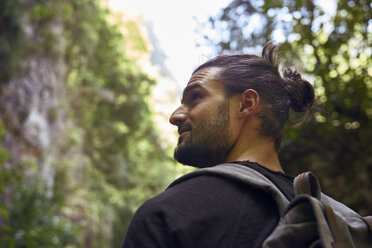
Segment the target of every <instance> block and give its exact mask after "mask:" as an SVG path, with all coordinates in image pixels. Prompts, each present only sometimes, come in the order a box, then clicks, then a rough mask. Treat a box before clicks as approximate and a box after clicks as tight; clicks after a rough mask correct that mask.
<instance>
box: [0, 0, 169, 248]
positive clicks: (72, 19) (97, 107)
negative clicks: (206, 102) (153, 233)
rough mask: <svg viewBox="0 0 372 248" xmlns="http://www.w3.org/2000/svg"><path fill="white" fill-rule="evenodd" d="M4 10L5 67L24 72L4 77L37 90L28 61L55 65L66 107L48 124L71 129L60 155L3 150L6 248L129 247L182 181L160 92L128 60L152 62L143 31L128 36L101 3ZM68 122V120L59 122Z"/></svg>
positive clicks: (13, 134)
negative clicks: (47, 167) (129, 236)
mask: <svg viewBox="0 0 372 248" xmlns="http://www.w3.org/2000/svg"><path fill="white" fill-rule="evenodd" d="M1 4H2V5H3V6H5V7H6V8H4V9H1V10H0V11H2V12H0V20H9V21H6V22H4V25H2V27H1V34H2V35H1V38H0V42H2V43H4V44H5V43H6V44H8V46H10V48H8V49H6V50H4V51H5V52H4V53H2V54H5V56H4V57H2V58H4V61H5V62H11V63H13V64H14V67H12V69H11V70H10V69H9V68H10V67H7V66H5V67H3V66H2V67H1V68H0V75H1V80H3V83H4V85H6V84H11V83H13V81H12V80H13V79H15V78H19V77H24V80H28V75H29V74H28V73H30V71H29V70H31V68H28V67H27V66H24V64H25V63H23V62H24V61H25V60H27V59H30V58H36V59H38V58H45V57H47V58H48V59H51V61H54V62H56V65H57V64H58V63H57V61H63V64H64V65H65V67H64V68H61V70H60V72H61V73H64V78H65V82H61V83H62V84H63V87H62V89H63V90H64V91H66V93H65V94H64V95H62V94H63V92H61V95H62V96H63V97H66V99H65V101H64V104H63V105H62V106H60V108H63V109H64V111H57V110H56V111H54V112H53V111H52V112H53V113H52V112H51V113H49V115H48V118H49V119H50V120H52V119H58V120H61V121H63V123H61V125H60V126H62V127H63V128H64V129H65V130H60V131H58V132H59V133H58V134H59V135H60V136H65V137H61V138H60V140H56V141H54V142H53V144H51V145H52V146H54V148H53V149H54V150H57V151H58V152H56V153H53V154H49V153H47V152H46V150H42V149H41V150H40V149H39V148H38V149H39V150H37V152H31V154H30V153H16V152H15V151H14V150H12V151H10V150H9V152H8V151H7V149H10V148H9V147H4V149H3V148H0V165H1V167H0V172H1V173H0V185H1V186H0V198H1V199H3V200H4V203H3V201H1V202H2V203H1V204H0V235H1V237H2V238H1V241H0V247H119V246H120V245H121V243H122V241H123V238H124V235H125V231H126V227H127V225H128V223H129V221H130V219H131V216H132V214H133V212H134V211H135V210H136V209H137V208H138V206H139V205H140V204H141V203H142V202H143V201H144V200H146V199H148V198H149V197H150V196H151V195H154V194H156V193H158V192H160V191H161V190H163V189H164V187H165V186H166V185H167V184H168V183H169V182H170V181H171V180H172V179H173V178H174V177H175V175H176V171H175V169H174V165H175V164H174V162H173V160H171V159H170V152H169V147H168V146H167V145H166V144H164V143H162V142H160V136H159V134H158V131H157V130H156V128H155V127H154V126H155V125H154V122H153V120H152V115H153V113H152V111H151V108H150V106H149V102H148V99H149V95H150V92H151V87H152V86H153V85H154V84H155V83H156V82H155V81H154V80H153V79H151V78H150V77H149V76H148V75H146V74H145V73H144V72H143V71H141V69H140V68H139V67H138V66H137V65H136V62H135V60H134V59H132V58H130V57H129V55H127V54H128V53H129V52H128V49H132V50H133V49H136V50H138V52H140V53H141V52H142V53H145V52H147V51H148V50H147V48H146V45H145V44H146V42H145V41H144V40H143V38H142V36H141V35H140V34H141V33H140V31H139V28H138V26H137V24H136V23H135V22H129V23H127V24H125V25H127V26H125V27H124V28H126V29H127V30H129V31H130V32H127V33H126V34H125V35H123V34H122V32H121V31H120V30H121V29H122V28H123V27H122V26H121V24H119V22H115V21H109V17H110V11H109V10H108V9H106V8H104V7H103V6H102V5H101V2H100V1H98V0H71V1H64V0H56V1H53V2H51V1H42V0H40V1H32V2H27V3H26V2H23V1H14V0H5V1H2V2H1ZM15 16H17V18H15ZM14 27H16V28H14ZM30 33H31V34H32V33H34V34H36V35H34V36H33V37H36V38H35V39H33V38H30ZM31 36H32V35H31ZM4 37H9V38H4ZM13 41H16V42H13ZM23 44H26V45H23ZM10 51H11V52H10ZM0 52H3V51H0ZM2 61H3V60H2ZM5 64H7V63H5ZM9 66H11V65H10V64H9ZM15 68H21V69H22V70H23V71H24V73H23V74H18V73H17V70H16V69H15ZM36 81H37V80H36ZM0 87H1V85H0ZM2 87H3V88H0V93H1V94H4V92H6V91H5V90H3V89H5V88H4V87H5V86H2ZM52 90H54V89H52ZM0 97H1V96H0ZM21 100H23V99H21ZM21 100H19V101H20V102H21ZM0 110H2V109H1V107H0ZM61 113H66V115H63V116H60V118H57V117H56V116H55V115H61ZM0 114H1V115H0V120H3V124H2V125H0V134H1V135H2V134H5V133H7V137H8V139H14V140H16V141H17V142H18V143H19V142H24V139H23V138H22V137H19V136H22V135H23V134H22V132H18V131H19V130H18V129H17V127H13V126H11V123H10V122H8V121H7V118H6V117H5V116H4V115H3V113H0ZM27 114H29V113H26V115H27ZM14 115H16V116H14V118H17V119H21V114H20V113H14ZM50 120H49V121H50ZM1 123H2V122H0V124H1ZM13 130H15V131H13ZM1 135H0V139H1V140H3V137H2V136H1ZM57 137H58V136H57ZM28 145H29V144H28ZM29 146H32V145H29ZM35 149H36V148H35ZM30 150H31V151H33V148H32V147H31V148H29V149H28V151H30ZM12 152H13V153H14V154H11V153H12ZM10 155H12V157H11V156H10ZM50 156H57V157H54V158H53V159H54V160H56V161H58V164H57V165H56V167H55V168H53V169H54V171H55V172H54V174H48V175H47V177H52V178H53V182H54V184H53V185H52V188H51V186H50V185H48V183H47V182H46V181H45V178H44V177H45V175H44V176H43V175H42V174H43V173H42V168H43V164H44V163H45V161H46V160H48V159H50V158H49V157H50ZM15 158H17V159H15ZM14 161H18V162H17V163H16V162H14Z"/></svg>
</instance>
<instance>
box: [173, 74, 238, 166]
mask: <svg viewBox="0 0 372 248" xmlns="http://www.w3.org/2000/svg"><path fill="white" fill-rule="evenodd" d="M218 71H219V69H218V68H204V69H201V70H200V71H197V72H195V73H194V74H193V75H192V77H191V79H190V81H189V83H188V85H187V86H186V88H185V90H184V93H183V97H182V100H181V106H180V107H179V108H178V109H177V110H176V111H175V112H174V113H173V114H172V116H171V117H170V122H171V123H172V124H173V125H176V126H178V132H179V134H180V136H179V139H178V144H177V147H176V149H175V152H174V157H175V159H176V160H177V161H178V162H180V163H182V164H186V165H192V166H196V167H207V166H213V165H216V164H219V163H222V162H224V159H225V158H226V155H227V153H228V151H229V150H230V147H231V146H232V142H231V141H230V139H229V136H230V135H229V134H230V128H229V122H230V118H229V112H230V111H229V100H228V98H227V96H226V93H225V89H224V87H223V85H222V84H221V83H220V82H219V81H218V80H216V77H215V75H216V73H218Z"/></svg>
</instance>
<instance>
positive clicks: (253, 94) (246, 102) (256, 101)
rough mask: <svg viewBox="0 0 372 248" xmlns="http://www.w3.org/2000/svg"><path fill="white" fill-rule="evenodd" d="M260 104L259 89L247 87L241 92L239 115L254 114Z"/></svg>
mask: <svg viewBox="0 0 372 248" xmlns="http://www.w3.org/2000/svg"><path fill="white" fill-rule="evenodd" d="M259 105H260V95H259V94H258V93H257V91H255V90H252V89H247V90H245V91H243V92H242V93H240V111H239V116H240V117H245V116H249V115H252V114H254V113H255V112H256V111H257V110H258V107H259Z"/></svg>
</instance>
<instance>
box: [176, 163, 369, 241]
mask: <svg viewBox="0 0 372 248" xmlns="http://www.w3.org/2000/svg"><path fill="white" fill-rule="evenodd" d="M198 175H217V176H223V177H226V178H229V179H232V180H235V181H239V182H241V183H244V184H247V185H249V186H250V187H254V188H257V189H260V190H263V191H265V192H267V193H269V194H270V195H271V196H272V197H273V199H274V200H275V202H276V204H277V208H278V211H279V214H280V216H281V218H280V221H279V223H278V224H277V226H276V227H275V228H274V230H273V231H272V233H271V234H270V235H269V236H268V237H267V238H266V239H265V241H264V242H263V244H262V247H263V248H274V247H275V248H282V247H283V248H284V247H293V248H295V247H301V248H302V247H311V248H318V247H319V248H320V247H323V248H364V247H366V248H367V247H369V248H372V216H367V217H361V216H360V215H359V214H357V213H356V212H354V211H353V210H351V209H350V208H348V207H346V206H345V205H344V204H342V203H340V202H337V201H336V200H334V199H332V198H331V197H329V196H327V195H325V194H323V193H321V190H320V185H319V182H318V180H317V178H316V177H315V175H314V174H313V173H311V172H305V173H302V174H300V175H298V176H297V177H296V178H295V180H294V183H293V186H294V192H295V198H294V199H292V201H291V202H289V201H288V199H287V198H286V197H285V196H284V195H283V193H282V192H281V191H280V190H279V189H278V188H277V187H276V185H275V184H274V183H272V182H271V181H270V180H269V179H268V178H266V177H265V176H264V175H262V174H261V173H259V172H257V171H256V170H254V169H251V168H249V167H247V166H244V165H240V164H230V163H227V164H220V165H217V166H214V167H208V168H202V169H198V170H196V171H194V172H191V173H189V174H186V175H184V176H182V177H181V178H179V179H177V180H176V181H174V182H173V183H172V184H171V185H173V184H177V183H178V182H180V181H183V180H185V179H187V178H190V177H195V176H198Z"/></svg>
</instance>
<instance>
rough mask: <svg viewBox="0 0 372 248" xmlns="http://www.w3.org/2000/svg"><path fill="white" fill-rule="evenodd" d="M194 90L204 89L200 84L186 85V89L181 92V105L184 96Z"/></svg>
mask: <svg viewBox="0 0 372 248" xmlns="http://www.w3.org/2000/svg"><path fill="white" fill-rule="evenodd" d="M196 88H204V87H203V86H202V84H201V83H193V84H189V85H187V86H186V88H185V89H184V90H183V94H182V99H181V103H183V101H184V98H185V96H186V94H187V93H189V92H190V91H192V90H194V89H196Z"/></svg>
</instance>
